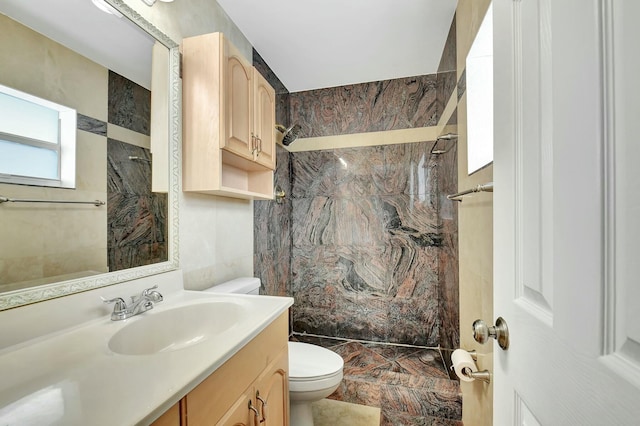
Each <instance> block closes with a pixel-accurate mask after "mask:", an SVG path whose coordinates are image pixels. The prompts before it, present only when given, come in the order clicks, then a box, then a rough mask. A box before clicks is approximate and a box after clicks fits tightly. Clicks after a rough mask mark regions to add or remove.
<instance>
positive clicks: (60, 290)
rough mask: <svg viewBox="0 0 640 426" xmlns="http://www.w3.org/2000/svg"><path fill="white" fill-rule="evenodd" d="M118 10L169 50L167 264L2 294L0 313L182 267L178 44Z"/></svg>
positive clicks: (119, 3) (120, 4)
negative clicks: (180, 245)
mask: <svg viewBox="0 0 640 426" xmlns="http://www.w3.org/2000/svg"><path fill="white" fill-rule="evenodd" d="M106 1H107V3H109V4H111V5H112V6H113V7H115V8H116V9H118V10H119V11H120V12H121V13H122V14H123V15H124V18H125V19H130V20H131V21H132V22H133V23H135V24H136V25H137V26H138V27H140V29H142V30H143V31H145V32H147V33H148V34H149V35H151V36H152V37H153V38H155V39H156V40H157V41H159V42H160V43H162V44H163V45H164V46H166V47H167V48H168V49H169V111H168V114H169V141H168V145H169V146H168V149H169V173H168V175H169V187H168V194H167V195H168V212H167V216H168V220H167V228H168V229H167V234H168V239H169V249H168V255H169V256H168V258H169V259H168V260H167V261H165V262H160V263H155V264H152V265H145V266H139V267H136V268H131V269H124V270H122V271H114V272H107V273H104V274H98V275H92V276H89V277H85V278H79V279H74V280H69V281H61V282H57V283H52V284H44V285H41V286H37V287H32V288H28V289H22V290H15V291H10V292H6V293H0V311H3V310H6V309H11V308H17V307H19V306H24V305H29V304H32V303H36V302H41V301H45V300H50V299H55V298H58V297H63V296H68V295H71V294H74V293H80V292H83V291H88V290H93V289H97V288H100V287H105V286H109V285H113V284H118V283H122V282H126V281H131V280H135V279H138V278H143V277H148V276H151V275H156V274H161V273H163V272H169V271H173V270H175V269H177V268H178V266H179V257H180V254H179V251H180V250H179V249H180V247H179V238H178V230H179V224H180V222H179V215H178V211H179V202H180V201H179V193H180V175H181V163H180V149H181V143H182V141H181V135H182V131H181V120H180V118H181V114H182V108H181V107H182V86H181V84H180V52H179V44H178V43H176V42H175V41H174V40H172V39H171V38H169V37H168V36H167V35H166V34H164V33H163V32H161V31H160V30H159V29H158V28H156V27H155V26H153V25H152V24H151V23H150V22H148V21H147V20H146V19H144V18H143V17H142V16H141V15H140V14H138V12H136V11H135V10H133V9H132V8H131V7H129V6H128V5H127V4H125V3H124V1H123V0H106Z"/></svg>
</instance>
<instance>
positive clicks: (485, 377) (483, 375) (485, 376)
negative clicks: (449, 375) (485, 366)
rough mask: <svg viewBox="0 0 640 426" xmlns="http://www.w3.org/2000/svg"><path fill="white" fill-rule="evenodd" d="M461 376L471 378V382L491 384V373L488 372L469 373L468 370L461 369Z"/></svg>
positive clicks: (469, 370) (466, 368)
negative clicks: (477, 381)
mask: <svg viewBox="0 0 640 426" xmlns="http://www.w3.org/2000/svg"><path fill="white" fill-rule="evenodd" d="M462 374H464V375H465V376H467V377H470V378H472V379H473V380H480V381H482V382H485V383H487V384H489V383H491V373H490V372H489V370H482V371H471V369H470V368H468V367H465V368H463V369H462Z"/></svg>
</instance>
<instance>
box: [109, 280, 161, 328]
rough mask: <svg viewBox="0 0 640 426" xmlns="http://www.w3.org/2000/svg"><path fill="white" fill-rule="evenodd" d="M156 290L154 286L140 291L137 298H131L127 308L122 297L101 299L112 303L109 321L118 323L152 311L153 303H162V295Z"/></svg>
mask: <svg viewBox="0 0 640 426" xmlns="http://www.w3.org/2000/svg"><path fill="white" fill-rule="evenodd" d="M156 288H158V286H157V285H154V286H153V287H151V288H147V289H145V290H142V293H140V295H139V296H131V305H130V306H127V304H126V303H125V301H124V299H123V298H122V297H116V298H114V299H104V298H102V301H103V302H104V303H114V306H113V312H112V313H111V320H112V321H120V320H124V319H127V318H131V317H133V316H136V315H138V314H141V313H143V312H146V311H148V310H149V309H153V304H154V303H158V302H162V300H163V297H162V294H160V293H159V292H157V291H156V290H155V289H156Z"/></svg>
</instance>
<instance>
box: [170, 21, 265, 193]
mask: <svg viewBox="0 0 640 426" xmlns="http://www.w3.org/2000/svg"><path fill="white" fill-rule="evenodd" d="M182 48H183V51H182V53H183V59H182V61H183V69H182V79H183V114H184V117H183V190H184V191H193V192H201V193H208V194H216V195H224V196H229V197H238V198H256V199H273V170H274V169H275V140H276V138H275V91H274V90H273V88H272V87H271V86H270V85H269V83H268V82H267V81H266V80H265V79H264V78H263V77H262V75H260V73H258V72H257V71H256V70H255V68H253V67H252V66H251V64H250V63H249V62H248V61H247V60H246V59H245V58H244V57H243V56H242V55H241V54H240V53H239V51H238V50H237V49H236V48H235V47H234V46H233V45H232V44H231V43H230V42H229V41H228V40H226V39H225V38H224V35H223V34H222V33H213V34H205V35H201V36H197V37H190V38H186V39H185V40H184V41H183V45H182Z"/></svg>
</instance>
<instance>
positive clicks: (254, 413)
mask: <svg viewBox="0 0 640 426" xmlns="http://www.w3.org/2000/svg"><path fill="white" fill-rule="evenodd" d="M249 410H251V411H253V417H254V419H255V421H254V422H253V423H254V424H258V423H260V422H259V421H258V419H259V418H260V413H258V409H257V408H256V407H254V406H253V404H252V403H251V400H249Z"/></svg>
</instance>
